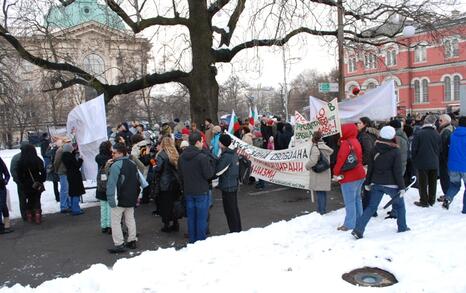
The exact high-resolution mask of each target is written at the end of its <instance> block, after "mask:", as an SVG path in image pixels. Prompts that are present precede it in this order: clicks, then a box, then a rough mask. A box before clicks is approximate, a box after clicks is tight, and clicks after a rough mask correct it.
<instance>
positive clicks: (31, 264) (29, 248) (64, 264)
mask: <svg viewBox="0 0 466 293" xmlns="http://www.w3.org/2000/svg"><path fill="white" fill-rule="evenodd" d="M333 189H334V191H332V192H330V193H329V194H328V199H327V201H328V203H327V209H328V210H335V209H338V208H340V207H342V206H343V200H342V197H341V195H340V191H339V188H338V187H337V186H335V187H334V188H333ZM214 198H215V202H214V207H213V208H212V209H211V218H210V219H211V220H210V231H211V236H215V235H222V234H225V233H227V232H228V227H227V223H226V218H225V215H224V213H223V207H222V201H221V195H220V192H219V191H218V190H215V191H214ZM238 201H239V208H240V213H241V220H242V226H243V230H248V229H250V228H253V227H265V226H267V225H269V224H271V223H273V222H278V221H281V220H289V219H291V218H294V217H296V216H299V215H302V214H305V213H308V212H312V211H315V210H316V204H315V203H312V202H311V196H310V193H307V192H306V191H303V190H296V189H290V188H286V187H282V186H274V185H269V186H267V188H266V189H265V190H263V191H257V190H255V189H254V187H253V186H242V187H241V189H240V192H239V197H238ZM152 210H154V205H153V204H152V203H151V204H147V205H142V206H141V207H139V208H137V209H136V212H135V215H136V225H137V230H138V233H139V241H138V249H137V250H136V252H132V253H125V254H118V255H112V254H109V253H108V252H107V248H110V247H112V245H113V243H112V239H111V236H110V235H104V234H102V233H101V232H100V226H99V223H100V222H99V221H100V220H99V219H100V218H99V213H100V209H99V208H98V207H94V208H89V209H86V210H85V214H84V215H81V216H78V217H73V216H69V215H62V214H51V215H45V216H44V217H43V223H42V224H41V225H35V224H29V223H23V222H22V221H14V222H13V227H14V229H15V232H13V233H10V234H5V235H0V256H1V257H0V287H2V286H8V287H10V286H13V285H14V284H16V283H20V284H22V285H31V286H32V287H36V286H38V285H39V284H41V283H42V282H44V281H46V280H50V279H54V278H57V277H68V276H71V275H73V274H75V273H79V272H81V271H83V270H85V269H87V268H89V267H90V266H91V265H92V264H96V263H103V264H106V265H107V266H113V264H114V263H115V261H116V260H118V259H119V258H124V257H126V258H127V257H132V256H135V255H138V254H140V253H141V252H142V251H145V250H155V249H157V248H166V247H173V246H175V247H183V246H184V245H186V242H187V239H185V237H184V234H185V233H186V232H187V228H186V221H185V220H182V221H181V225H180V232H178V233H170V234H166V233H162V232H160V229H161V228H162V223H161V219H160V218H159V217H157V216H152V213H151V212H152Z"/></svg>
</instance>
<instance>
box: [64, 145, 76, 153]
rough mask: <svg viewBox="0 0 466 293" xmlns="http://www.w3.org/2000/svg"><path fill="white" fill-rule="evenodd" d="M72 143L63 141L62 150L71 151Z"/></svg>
mask: <svg viewBox="0 0 466 293" xmlns="http://www.w3.org/2000/svg"><path fill="white" fill-rule="evenodd" d="M73 149H74V148H73V145H72V144H71V143H65V144H64V145H63V152H65V153H72V152H73Z"/></svg>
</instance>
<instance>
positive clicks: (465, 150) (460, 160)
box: [443, 116, 466, 214]
mask: <svg viewBox="0 0 466 293" xmlns="http://www.w3.org/2000/svg"><path fill="white" fill-rule="evenodd" d="M448 170H449V172H450V173H449V177H450V184H449V187H448V191H447V193H446V196H445V199H444V202H443V207H444V208H446V209H448V208H449V207H450V204H451V202H452V201H453V198H454V197H455V196H456V194H458V192H459V191H460V188H461V179H463V185H465V186H466V116H463V117H460V119H459V122H458V128H456V129H455V131H454V132H453V133H452V135H451V137H450V152H449V154H448ZM462 213H463V214H466V190H465V192H464V194H463V210H462Z"/></svg>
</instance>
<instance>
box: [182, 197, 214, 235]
mask: <svg viewBox="0 0 466 293" xmlns="http://www.w3.org/2000/svg"><path fill="white" fill-rule="evenodd" d="M208 211H209V194H208V193H206V194H202V195H186V213H187V216H188V234H189V243H194V242H196V241H199V240H205V239H206V231H207V214H208Z"/></svg>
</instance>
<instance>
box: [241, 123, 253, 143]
mask: <svg viewBox="0 0 466 293" xmlns="http://www.w3.org/2000/svg"><path fill="white" fill-rule="evenodd" d="M241 140H242V141H244V142H245V143H247V144H249V145H252V144H253V136H252V133H251V129H250V128H249V126H243V128H242V130H241Z"/></svg>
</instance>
